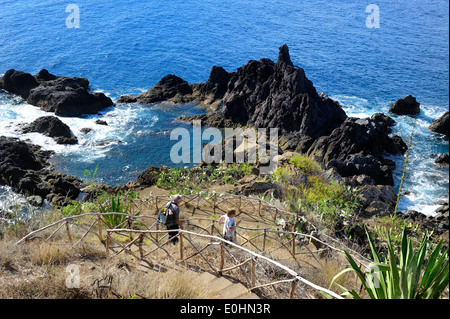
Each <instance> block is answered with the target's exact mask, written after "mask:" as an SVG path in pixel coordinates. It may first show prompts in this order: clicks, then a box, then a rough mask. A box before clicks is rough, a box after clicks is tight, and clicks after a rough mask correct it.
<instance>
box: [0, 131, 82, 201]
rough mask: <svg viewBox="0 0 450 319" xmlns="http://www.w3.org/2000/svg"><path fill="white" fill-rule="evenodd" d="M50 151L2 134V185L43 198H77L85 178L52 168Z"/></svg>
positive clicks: (0, 147) (0, 153)
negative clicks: (78, 177) (79, 178)
mask: <svg viewBox="0 0 450 319" xmlns="http://www.w3.org/2000/svg"><path fill="white" fill-rule="evenodd" d="M51 154H52V153H51V152H45V151H42V150H41V149H40V147H39V146H36V145H31V144H28V143H25V142H23V141H19V140H18V139H14V138H9V137H3V136H0V184H3V185H8V186H11V187H13V188H14V189H15V191H18V192H21V193H24V194H26V195H28V196H33V195H36V196H40V197H42V198H47V197H49V196H50V197H55V196H58V197H60V198H62V199H61V200H60V201H59V203H60V204H64V203H65V202H66V201H67V202H70V201H71V200H74V199H76V198H77V197H78V195H79V194H80V188H81V186H82V184H83V183H82V181H80V180H78V179H77V178H75V177H71V176H68V175H65V174H62V173H58V172H55V171H52V170H51V167H50V165H49V163H48V159H49V157H50V156H51Z"/></svg>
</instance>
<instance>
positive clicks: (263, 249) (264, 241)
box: [262, 228, 267, 252]
mask: <svg viewBox="0 0 450 319" xmlns="http://www.w3.org/2000/svg"><path fill="white" fill-rule="evenodd" d="M266 239H267V231H266V229H265V228H264V236H263V247H262V251H263V252H265V251H266Z"/></svg>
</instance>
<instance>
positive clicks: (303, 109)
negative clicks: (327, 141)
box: [217, 45, 346, 138]
mask: <svg viewBox="0 0 450 319" xmlns="http://www.w3.org/2000/svg"><path fill="white" fill-rule="evenodd" d="M217 113H218V114H220V115H222V116H223V117H224V118H227V119H231V120H233V122H237V123H240V124H243V125H251V126H254V127H256V128H268V127H270V128H278V129H279V132H280V135H283V134H288V133H295V134H296V135H297V136H301V135H302V136H308V137H311V138H317V137H319V136H322V135H327V134H329V133H330V132H331V131H332V130H333V129H334V128H336V127H338V126H339V125H340V124H342V123H343V122H344V120H345V118H346V115H345V112H344V111H343V110H342V108H341V107H340V106H339V105H338V103H337V102H335V101H333V100H331V99H323V98H321V97H319V95H318V94H317V92H316V89H315V88H314V86H313V83H312V82H311V81H310V80H309V79H308V78H307V77H306V75H305V71H304V70H303V69H302V68H299V67H295V66H294V65H293V63H292V61H291V59H290V55H289V49H288V47H287V46H286V45H283V46H282V47H281V48H280V52H279V56H278V61H277V62H276V63H274V62H272V61H271V60H269V59H262V60H260V61H250V62H249V63H248V64H246V65H244V66H242V67H240V68H239V69H238V71H237V74H235V75H233V76H232V77H231V78H230V82H229V83H228V90H227V92H226V93H225V95H224V97H223V99H222V102H221V104H220V106H219V108H218V110H217Z"/></svg>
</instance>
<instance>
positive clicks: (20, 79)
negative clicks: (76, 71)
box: [0, 69, 113, 117]
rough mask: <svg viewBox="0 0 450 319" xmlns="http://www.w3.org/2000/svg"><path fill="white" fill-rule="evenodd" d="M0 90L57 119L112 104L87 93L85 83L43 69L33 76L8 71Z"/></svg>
mask: <svg viewBox="0 0 450 319" xmlns="http://www.w3.org/2000/svg"><path fill="white" fill-rule="evenodd" d="M0 89H3V90H5V91H7V92H9V93H12V94H17V95H20V96H22V97H23V98H24V99H26V100H27V102H28V103H29V104H32V105H35V106H38V107H39V108H41V109H42V110H44V111H46V112H54V113H55V114H56V115H59V116H68V117H77V116H81V115H82V114H96V113H98V112H99V111H101V110H103V109H104V108H106V107H109V106H112V105H113V102H112V100H111V99H110V98H108V97H107V96H106V95H105V94H103V93H97V92H94V93H91V92H90V91H89V81H88V80H87V79H85V78H80V77H74V78H71V77H65V76H55V75H53V74H50V73H49V72H48V71H47V70H45V69H44V70H41V71H40V72H39V73H38V74H36V75H35V76H33V75H31V74H29V73H24V72H22V71H16V70H13V69H12V70H8V71H6V73H5V75H4V76H3V77H2V78H0Z"/></svg>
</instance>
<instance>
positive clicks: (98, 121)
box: [95, 120, 108, 126]
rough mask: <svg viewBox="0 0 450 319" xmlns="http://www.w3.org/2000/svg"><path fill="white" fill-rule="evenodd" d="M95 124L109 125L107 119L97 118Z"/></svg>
mask: <svg viewBox="0 0 450 319" xmlns="http://www.w3.org/2000/svg"><path fill="white" fill-rule="evenodd" d="M95 124H97V125H105V126H108V123H107V122H106V121H103V120H97V121H95Z"/></svg>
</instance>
